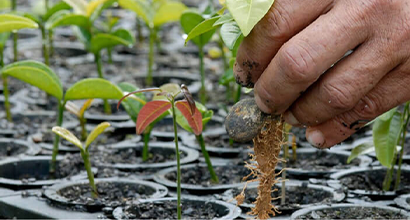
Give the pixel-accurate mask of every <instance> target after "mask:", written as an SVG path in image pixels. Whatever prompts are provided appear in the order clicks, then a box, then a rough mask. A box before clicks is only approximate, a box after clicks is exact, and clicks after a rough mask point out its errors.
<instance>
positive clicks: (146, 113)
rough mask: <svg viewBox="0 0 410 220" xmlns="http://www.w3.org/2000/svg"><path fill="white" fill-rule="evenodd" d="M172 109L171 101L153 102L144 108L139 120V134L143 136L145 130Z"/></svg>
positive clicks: (137, 128) (137, 127)
mask: <svg viewBox="0 0 410 220" xmlns="http://www.w3.org/2000/svg"><path fill="white" fill-rule="evenodd" d="M170 108H171V103H170V102H169V101H161V100H157V101H151V102H148V103H147V104H146V105H144V107H142V109H141V111H140V113H139V114H138V119H137V126H136V130H137V134H141V133H142V132H143V131H144V130H145V128H146V127H147V126H148V125H149V124H151V122H153V121H154V120H155V119H157V118H158V117H160V116H161V115H162V114H163V113H164V112H166V111H167V110H168V109H170Z"/></svg>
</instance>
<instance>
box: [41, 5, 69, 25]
mask: <svg viewBox="0 0 410 220" xmlns="http://www.w3.org/2000/svg"><path fill="white" fill-rule="evenodd" d="M70 9H71V6H69V5H68V4H67V3H65V2H63V1H61V2H58V3H56V4H55V5H54V6H53V7H51V8H50V9H48V11H47V13H46V14H45V15H44V16H43V20H44V21H48V19H49V18H50V17H51V16H53V15H54V14H55V13H57V12H59V11H62V10H70Z"/></svg>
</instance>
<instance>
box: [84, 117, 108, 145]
mask: <svg viewBox="0 0 410 220" xmlns="http://www.w3.org/2000/svg"><path fill="white" fill-rule="evenodd" d="M108 127H110V123H108V122H103V123H101V124H99V125H97V127H95V128H94V130H93V131H91V133H90V134H89V135H88V137H87V140H86V141H85V150H88V147H89V146H90V144H91V143H92V142H93V141H94V140H95V139H96V138H97V137H98V136H99V135H100V134H101V133H103V132H104V131H105V129H107V128H108Z"/></svg>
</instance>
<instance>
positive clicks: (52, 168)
mask: <svg viewBox="0 0 410 220" xmlns="http://www.w3.org/2000/svg"><path fill="white" fill-rule="evenodd" d="M64 106H65V102H64V103H62V101H61V100H58V109H57V116H58V117H57V126H61V125H62V124H63V113H64ZM59 144H60V136H59V135H57V134H55V135H54V146H53V154H52V156H51V164H50V173H51V174H54V173H55V171H56V163H57V155H58V145H59Z"/></svg>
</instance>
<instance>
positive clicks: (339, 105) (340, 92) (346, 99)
mask: <svg viewBox="0 0 410 220" xmlns="http://www.w3.org/2000/svg"><path fill="white" fill-rule="evenodd" d="M322 89H323V93H324V94H323V96H322V97H325V100H324V101H325V102H327V103H328V105H329V106H330V107H331V108H332V109H335V110H338V111H346V110H350V109H352V108H353V107H354V106H355V105H356V102H355V100H354V99H353V96H352V94H351V93H350V92H349V90H348V89H346V88H343V87H341V85H340V84H338V85H334V84H333V83H326V84H324V85H323V86H322Z"/></svg>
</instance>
